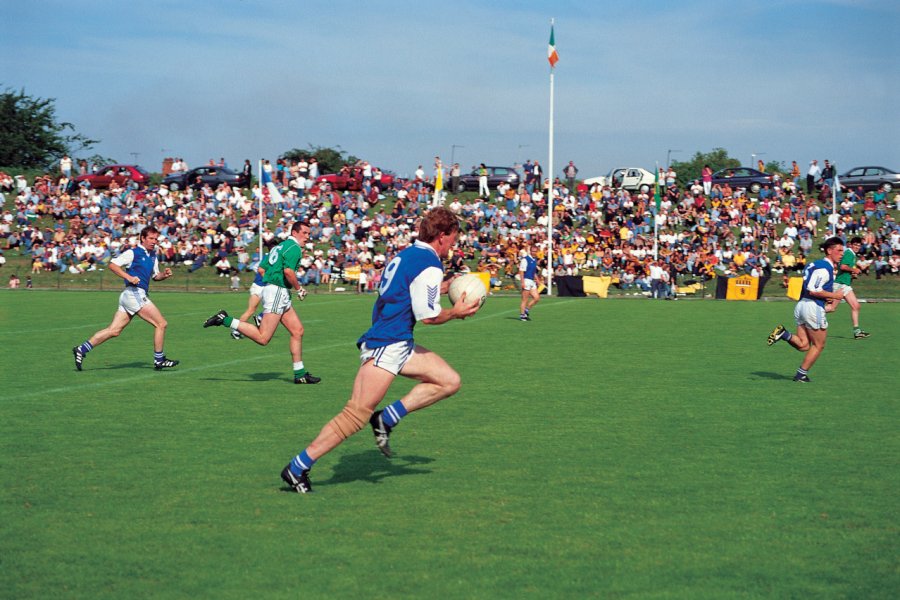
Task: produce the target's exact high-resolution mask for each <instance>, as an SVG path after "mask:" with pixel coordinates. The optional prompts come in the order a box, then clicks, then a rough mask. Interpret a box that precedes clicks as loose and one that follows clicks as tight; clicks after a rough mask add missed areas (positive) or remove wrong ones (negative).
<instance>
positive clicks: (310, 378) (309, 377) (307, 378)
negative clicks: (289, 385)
mask: <svg viewBox="0 0 900 600" xmlns="http://www.w3.org/2000/svg"><path fill="white" fill-rule="evenodd" d="M320 381H322V378H321V377H316V376H315V375H313V374H312V373H310V372H309V371H307V372H306V373H304V374H303V376H302V377H296V376H295V377H294V383H319V382H320Z"/></svg>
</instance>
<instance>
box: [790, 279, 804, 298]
mask: <svg viewBox="0 0 900 600" xmlns="http://www.w3.org/2000/svg"><path fill="white" fill-rule="evenodd" d="M802 291H803V278H802V277H791V278H790V279H788V287H787V297H788V298H793V299H794V300H799V299H800V293H801V292H802Z"/></svg>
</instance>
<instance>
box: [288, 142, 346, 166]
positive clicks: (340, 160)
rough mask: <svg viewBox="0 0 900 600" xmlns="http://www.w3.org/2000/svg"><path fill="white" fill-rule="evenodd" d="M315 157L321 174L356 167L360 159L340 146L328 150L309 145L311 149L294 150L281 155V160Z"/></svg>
mask: <svg viewBox="0 0 900 600" xmlns="http://www.w3.org/2000/svg"><path fill="white" fill-rule="evenodd" d="M313 157H315V159H316V162H317V163H319V173H337V172H338V171H340V170H341V167H343V166H344V165H354V164H356V163H357V162H359V159H358V158H356V157H355V156H353V155H352V154H351V155H348V154H347V153H346V152H345V151H344V150H343V149H342V148H341V147H340V146H335V147H334V148H328V147H326V146H313V145H312V144H309V149H307V150H301V149H299V148H294V149H293V150H288V151H287V152H285V153H284V154H282V155H281V158H283V159H285V160H299V159H301V158H307V159H309V158H313Z"/></svg>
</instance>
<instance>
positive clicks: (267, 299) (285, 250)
mask: <svg viewBox="0 0 900 600" xmlns="http://www.w3.org/2000/svg"><path fill="white" fill-rule="evenodd" d="M308 239H309V225H308V224H307V223H304V222H302V221H297V222H295V223H294V224H293V225H292V226H291V235H290V236H288V238H287V239H286V240H284V241H283V242H281V243H280V244H278V245H277V246H275V248H273V249H272V250H271V251H270V252H269V254H268V255H267V256H266V260H265V262H264V263H261V264H262V266H263V267H264V268H265V270H266V274H265V275H264V276H263V280H264V281H265V282H266V286H265V287H264V288H263V291H262V305H263V316H262V320H261V322H260V324H259V326H258V327H257V326H256V325H253V324H251V323H245V322H243V321H240V320H238V319H235V318H234V317H229V316H228V313H227V312H225V311H224V310H220V311H219V312H217V313H216V314H214V315H213V316H211V317H210V318H208V319H207V320H206V322H205V323H204V324H203V326H204V327H213V326H216V325H225V326H226V327H230V328H231V330H232V331H237V332H239V333H241V334H242V335H244V336H246V337H248V338H250V339H251V340H253V341H254V342H256V343H257V344H259V345H260V346H265V345H266V344H268V343H269V341H270V340H271V339H272V336H273V335H275V330H276V329H278V324H279V323H281V324H282V325H284V327H285V329H287V330H288V332H289V333H290V334H291V339H290V342H289V348H290V350H291V358H292V359H293V361H294V383H319V382H320V381H321V379H320V378H319V377H316V376H314V375H313V374H312V373H310V372H309V371H307V370H306V367H305V366H304V364H303V355H302V341H303V323H302V322H301V321H300V317H298V316H297V313H296V311H294V307H293V306H291V292H292V291H294V290H296V292H297V297H298V298H300V299H301V300H303V298H305V297H306V290H305V289H303V287H302V286H301V285H300V282H299V281H297V265H298V264H300V257H301V256H302V255H303V250H302V247H303V244H305V243H306V240H308Z"/></svg>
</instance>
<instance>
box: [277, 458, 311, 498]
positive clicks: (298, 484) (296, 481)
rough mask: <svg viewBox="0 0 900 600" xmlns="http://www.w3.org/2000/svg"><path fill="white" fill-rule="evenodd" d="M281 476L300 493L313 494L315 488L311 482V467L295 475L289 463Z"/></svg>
mask: <svg viewBox="0 0 900 600" xmlns="http://www.w3.org/2000/svg"><path fill="white" fill-rule="evenodd" d="M281 478H282V479H283V480H284V482H285V483H286V484H288V485H289V486H290V488H291V489H292V490H294V491H295V492H297V493H298V494H312V491H313V489H312V484H311V483H310V482H309V469H307V470H305V471H303V472H302V473H300V474H299V475H294V474H293V473H292V472H291V466H290V465H288V466H286V467H285V468H284V469H282V471H281Z"/></svg>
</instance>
